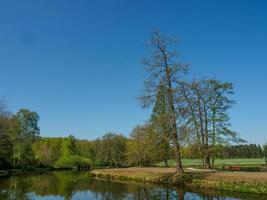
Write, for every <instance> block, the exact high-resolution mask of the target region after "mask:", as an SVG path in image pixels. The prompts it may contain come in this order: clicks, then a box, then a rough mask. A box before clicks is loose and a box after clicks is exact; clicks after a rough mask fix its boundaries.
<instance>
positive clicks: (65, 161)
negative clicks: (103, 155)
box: [55, 155, 93, 168]
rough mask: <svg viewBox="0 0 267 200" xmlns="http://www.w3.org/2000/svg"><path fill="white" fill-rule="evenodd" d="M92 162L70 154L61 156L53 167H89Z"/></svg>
mask: <svg viewBox="0 0 267 200" xmlns="http://www.w3.org/2000/svg"><path fill="white" fill-rule="evenodd" d="M92 164H93V162H92V161H91V160H90V159H88V158H85V157H81V156H77V155H72V156H63V157H61V158H60V159H59V160H57V161H56V163H55V167H63V168H65V167H70V168H71V167H78V168H80V167H91V166H92Z"/></svg>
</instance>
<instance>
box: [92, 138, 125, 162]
mask: <svg viewBox="0 0 267 200" xmlns="http://www.w3.org/2000/svg"><path fill="white" fill-rule="evenodd" d="M126 151H127V144H126V138H125V137H124V136H123V135H121V134H115V133H107V134H105V135H104V136H103V137H102V138H100V139H98V140H97V141H96V162H97V164H98V165H109V166H112V165H113V166H123V165H124V164H125V161H126Z"/></svg>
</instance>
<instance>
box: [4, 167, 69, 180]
mask: <svg viewBox="0 0 267 200" xmlns="http://www.w3.org/2000/svg"><path fill="white" fill-rule="evenodd" d="M63 170H74V168H33V169H5V170H0V178H1V177H8V176H12V175H24V174H39V173H46V172H51V171H63Z"/></svg>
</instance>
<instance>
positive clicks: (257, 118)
mask: <svg viewBox="0 0 267 200" xmlns="http://www.w3.org/2000/svg"><path fill="white" fill-rule="evenodd" d="M266 10H267V1H264V0H254V1H252V0H250V1H248V0H224V1H214V0H202V1H198V0H173V1H170V0H166V1H160V0H154V1H150V0H135V1H130V0H113V1H111V0H109V1H108V0H102V1H92V0H91V1H88V0H75V1H74V0H23V1H21V0H0V98H4V99H5V101H6V102H7V104H8V107H9V109H10V110H11V111H12V112H13V113H15V112H17V111H18V110H19V109H20V108H28V109H30V110H32V111H36V112H38V113H39V115H40V127H41V136H49V137H52V136H67V135H69V134H73V135H74V136H75V137H77V138H81V139H95V138H97V137H100V136H102V135H103V134H105V133H106V132H109V131H112V132H119V133H123V134H124V135H126V136H127V135H128V134H129V133H130V132H131V130H132V128H133V127H134V126H135V125H137V124H141V123H144V122H145V120H146V119H148V118H149V116H150V111H149V110H144V109H142V108H141V106H140V104H139V103H138V101H137V97H138V96H139V95H140V92H141V90H142V86H143V80H144V77H145V71H144V69H143V66H142V65H141V64H140V59H141V58H142V57H143V56H144V55H146V52H147V51H146V49H147V47H146V41H147V40H148V39H149V37H150V34H151V31H152V29H155V28H157V29H160V30H161V32H162V33H164V34H167V35H171V36H175V37H177V38H178V39H179V45H178V51H179V52H180V54H181V57H180V59H181V61H182V62H185V63H188V64H189V65H190V75H191V76H192V77H197V78H217V79H220V80H223V81H230V82H232V83H233V84H234V88H235V94H234V95H233V99H234V100H236V102H237V104H236V105H235V106H234V108H233V109H232V110H231V111H230V115H231V124H232V127H233V129H234V130H235V131H237V132H238V133H239V134H240V135H241V136H242V137H243V138H244V139H246V140H248V142H250V143H259V144H263V143H265V142H267V89H266V87H267V37H266V36H267V12H266Z"/></svg>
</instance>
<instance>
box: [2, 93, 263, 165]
mask: <svg viewBox="0 0 267 200" xmlns="http://www.w3.org/2000/svg"><path fill="white" fill-rule="evenodd" d="M162 101H164V98H162V95H161V93H159V94H158V96H157V101H156V103H155V106H154V108H153V113H152V115H151V119H150V120H149V121H148V122H147V123H146V124H144V125H138V126H136V127H135V128H134V129H133V131H132V132H131V134H130V135H129V136H128V137H125V136H124V135H123V134H119V133H111V132H110V133H107V134H105V135H103V136H102V137H100V138H98V139H95V140H91V141H89V140H80V139H76V138H75V137H74V136H72V135H69V136H68V137H63V138H56V137H53V138H46V137H40V128H39V125H38V121H39V115H38V114H37V113H36V112H32V111H30V110H27V109H20V110H19V111H18V112H17V113H15V114H11V113H10V112H8V111H6V109H4V108H5V106H3V104H0V105H1V106H0V107H1V109H0V116H1V117H0V169H10V168H21V169H25V168H36V167H59V168H65V167H81V168H87V167H89V166H92V165H93V166H115V167H126V166H152V165H154V164H156V163H159V162H162V161H163V162H164V163H165V166H168V160H170V159H175V157H176V155H177V154H176V152H175V151H176V150H177V149H176V147H175V146H173V145H172V144H171V143H170V142H169V136H168V134H167V133H168V131H167V130H168V127H165V122H162V121H161V118H160V116H161V115H163V114H164V113H165V111H164V110H165V109H164V107H162V106H160V105H161V103H162ZM158 120H159V121H158ZM216 149H218V151H217V152H218V154H217V155H216V157H217V158H262V157H263V156H264V155H265V156H267V145H265V146H264V148H262V147H261V146H259V145H254V144H250V145H247V144H246V145H234V146H233V145H220V146H216ZM181 156H182V157H183V158H201V157H202V154H201V152H200V151H199V146H198V144H197V143H195V144H189V143H186V145H183V146H181Z"/></svg>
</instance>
